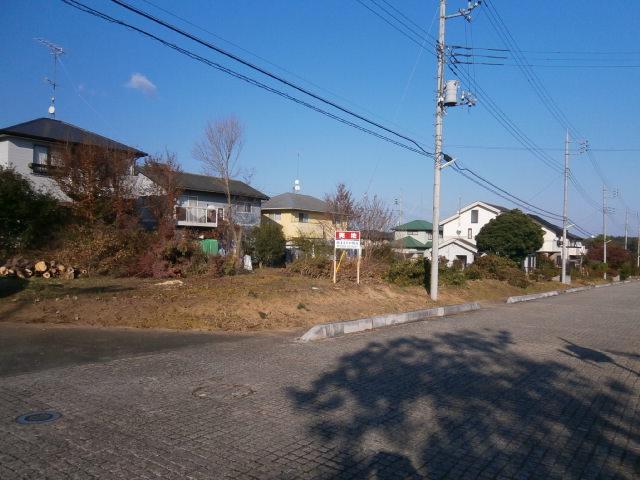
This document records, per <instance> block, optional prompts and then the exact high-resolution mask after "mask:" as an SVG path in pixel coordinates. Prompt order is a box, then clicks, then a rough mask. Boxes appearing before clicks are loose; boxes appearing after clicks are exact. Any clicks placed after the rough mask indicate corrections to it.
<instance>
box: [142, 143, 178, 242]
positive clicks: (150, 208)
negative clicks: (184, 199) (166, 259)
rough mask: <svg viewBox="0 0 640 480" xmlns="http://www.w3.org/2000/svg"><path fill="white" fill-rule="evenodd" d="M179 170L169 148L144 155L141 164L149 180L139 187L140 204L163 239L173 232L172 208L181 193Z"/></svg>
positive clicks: (175, 158) (174, 220) (174, 221)
mask: <svg viewBox="0 0 640 480" xmlns="http://www.w3.org/2000/svg"><path fill="white" fill-rule="evenodd" d="M180 170H181V169H180V165H179V164H178V160H177V157H176V154H175V153H173V152H170V151H169V150H165V151H164V152H163V153H161V154H157V155H153V156H151V157H149V158H147V159H146V160H145V162H144V165H143V167H142V171H143V173H144V174H145V175H146V176H147V177H149V178H150V179H151V180H152V181H151V182H150V183H148V184H145V185H144V186H143V187H142V188H141V191H140V194H141V195H142V200H143V206H144V208H145V210H146V212H147V213H148V214H149V216H150V217H151V220H152V221H153V222H154V223H155V224H156V228H157V229H158V233H159V234H160V236H161V237H163V238H170V237H172V236H173V233H174V232H175V227H176V219H175V208H176V204H177V201H178V198H179V197H180V194H181V193H182V188H181V185H180V182H179V177H178V175H179V173H180Z"/></svg>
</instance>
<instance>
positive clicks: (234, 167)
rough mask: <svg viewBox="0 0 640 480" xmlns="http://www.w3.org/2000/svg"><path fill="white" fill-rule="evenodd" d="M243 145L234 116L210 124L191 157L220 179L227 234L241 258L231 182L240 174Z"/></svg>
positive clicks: (235, 253) (239, 128)
mask: <svg viewBox="0 0 640 480" xmlns="http://www.w3.org/2000/svg"><path fill="white" fill-rule="evenodd" d="M242 146H243V128H242V125H241V124H240V122H239V121H238V119H237V118H236V117H235V116H229V117H226V118H222V119H219V120H216V121H214V122H212V121H209V122H207V125H206V126H205V129H204V133H203V136H202V139H201V140H200V141H198V142H196V144H195V145H194V147H193V156H194V157H195V158H196V159H198V160H200V161H201V162H202V164H203V166H204V169H205V171H206V172H207V173H208V174H209V175H213V176H216V177H219V178H221V179H222V181H223V183H224V188H225V195H226V197H227V216H226V218H225V220H226V222H227V226H228V233H230V234H231V236H232V238H233V252H234V255H235V256H236V257H239V256H240V248H241V242H242V229H241V228H239V227H238V225H237V224H236V221H235V212H234V208H233V204H232V194H231V186H230V181H231V180H233V179H234V178H237V177H238V176H239V175H241V174H242V169H241V168H240V165H239V160H240V153H241V152H242Z"/></svg>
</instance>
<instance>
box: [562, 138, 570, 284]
mask: <svg viewBox="0 0 640 480" xmlns="http://www.w3.org/2000/svg"><path fill="white" fill-rule="evenodd" d="M568 191H569V129H567V134H566V137H565V140H564V202H563V206H562V278H561V280H562V283H565V284H568V283H569V281H568V280H567V228H569V227H568V224H569V215H568V213H567V212H568V208H569V207H568V205H567V200H568V196H569V193H568Z"/></svg>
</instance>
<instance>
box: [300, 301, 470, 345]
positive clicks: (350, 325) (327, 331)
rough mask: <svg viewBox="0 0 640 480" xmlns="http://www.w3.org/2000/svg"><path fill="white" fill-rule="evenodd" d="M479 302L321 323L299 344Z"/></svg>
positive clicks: (454, 310) (460, 310)
mask: <svg viewBox="0 0 640 480" xmlns="http://www.w3.org/2000/svg"><path fill="white" fill-rule="evenodd" d="M479 309H480V303H479V302H471V303H463V304H460V305H447V306H444V307H436V308H428V309H425V310H415V311H413V312H405V313H392V314H390V315H380V316H377V317H369V318H361V319H358V320H349V321H346V322H333V323H323V324H320V325H315V326H313V327H311V328H310V329H309V330H308V331H307V332H306V333H305V334H304V335H302V337H300V341H301V342H309V341H313V340H321V339H323V338H333V337H340V336H342V335H347V334H349V333H356V332H364V331H367V330H373V329H374V328H382V327H389V326H391V325H401V324H403V323H412V322H419V321H421V320H426V319H427V318H435V317H444V316H447V315H454V314H456V313H463V312H470V311H473V310H479Z"/></svg>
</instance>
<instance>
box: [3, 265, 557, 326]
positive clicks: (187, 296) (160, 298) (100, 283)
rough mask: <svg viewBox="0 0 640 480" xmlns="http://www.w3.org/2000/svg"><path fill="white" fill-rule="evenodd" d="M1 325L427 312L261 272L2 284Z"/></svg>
mask: <svg viewBox="0 0 640 480" xmlns="http://www.w3.org/2000/svg"><path fill="white" fill-rule="evenodd" d="M0 280H1V281H2V283H1V284H0V321H12V322H28V323H72V324H81V325H102V326H126V327H142V328H171V329H203V330H218V329H222V330H236V331H242V330H261V329H289V328H300V327H306V326H310V325H314V324H317V323H323V322H329V321H336V320H349V319H354V318H360V317H366V316H371V315H379V314H384V313H391V312H399V311H408V310H416V309H420V308H428V307H429V306H433V305H434V303H433V302H431V300H430V299H429V297H428V295H427V293H426V291H425V290H424V288H419V287H406V288H401V287H398V286H395V285H389V284H387V283H384V282H382V281H368V282H367V283H366V284H364V285H360V286H357V285H355V284H354V283H351V282H347V281H344V282H339V283H338V284H337V285H333V284H332V283H331V282H330V281H329V280H325V279H311V278H307V277H302V276H299V275H292V274H289V273H285V272H284V271H282V270H275V269H274V270H269V269H264V270H261V271H258V272H256V273H253V274H249V275H240V276H236V277H224V278H207V277H198V278H187V279H183V280H182V282H183V284H182V285H177V286H176V285H172V286H162V285H157V284H158V283H160V282H161V281H159V280H153V279H132V278H125V279H122V278H106V277H95V278H85V279H76V280H66V281H65V280H58V279H55V280H51V279H50V280H46V279H40V278H38V279H33V280H31V281H29V282H26V281H25V282H23V283H21V284H20V283H17V282H16V281H15V280H9V279H0ZM559 287H561V285H560V284H558V283H554V282H544V283H538V284H535V285H533V286H531V287H529V288H528V289H526V290H523V289H520V288H516V287H511V286H509V285H507V284H506V283H504V282H498V281H492V280H482V281H470V282H467V285H465V286H464V287H444V288H442V290H441V302H440V303H441V304H452V303H461V302H466V301H471V300H480V301H484V302H493V301H500V300H503V299H504V298H506V297H507V296H509V295H522V294H526V293H532V292H538V291H544V290H553V289H557V288H559Z"/></svg>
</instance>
